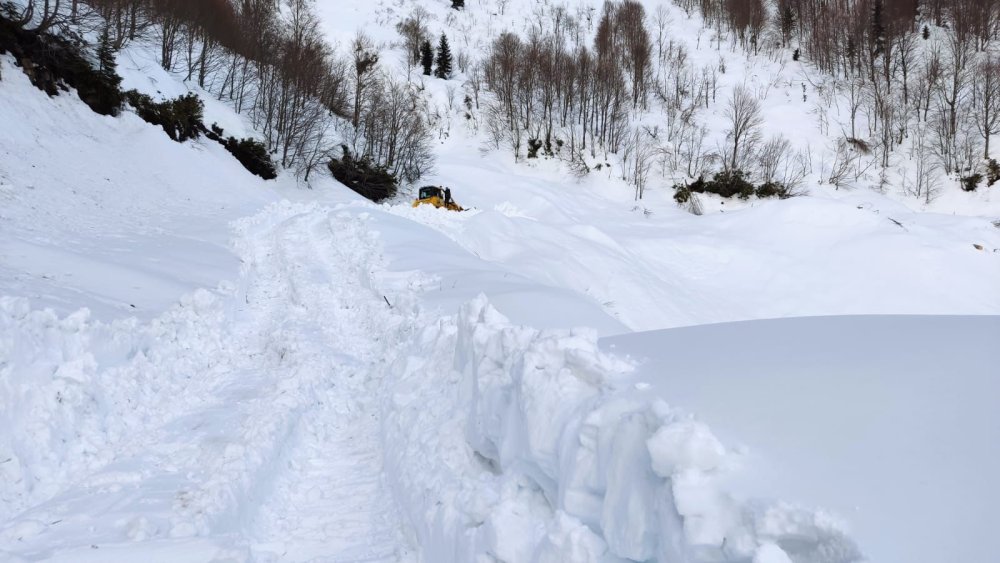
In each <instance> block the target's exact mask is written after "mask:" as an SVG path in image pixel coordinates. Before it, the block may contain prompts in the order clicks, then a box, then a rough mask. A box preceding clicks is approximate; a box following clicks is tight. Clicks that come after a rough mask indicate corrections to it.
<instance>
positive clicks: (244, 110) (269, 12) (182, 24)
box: [19, 0, 432, 181]
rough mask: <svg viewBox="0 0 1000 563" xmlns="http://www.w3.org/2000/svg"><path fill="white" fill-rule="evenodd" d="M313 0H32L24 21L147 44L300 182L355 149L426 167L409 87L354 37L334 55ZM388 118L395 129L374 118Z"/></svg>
mask: <svg viewBox="0 0 1000 563" xmlns="http://www.w3.org/2000/svg"><path fill="white" fill-rule="evenodd" d="M314 4H315V0H86V1H84V0H79V1H77V0H64V1H60V0H28V1H27V2H26V3H24V7H23V9H22V10H21V13H20V14H19V15H20V19H21V22H22V24H23V25H24V26H25V27H26V28H30V29H34V30H36V31H38V32H39V33H41V32H45V31H49V30H51V29H52V28H54V27H59V26H65V27H69V26H72V27H73V28H77V29H78V28H80V26H86V25H88V22H89V25H91V26H101V27H103V28H104V29H103V30H102V32H104V33H106V34H107V36H108V37H109V39H110V42H111V44H112V45H113V47H114V49H116V50H117V49H121V48H123V47H125V46H126V45H128V44H129V43H130V42H133V41H139V40H141V41H146V42H153V44H155V45H156V48H157V49H156V50H157V55H158V62H159V63H160V65H161V66H162V67H163V68H164V69H166V70H168V71H171V72H175V73H181V74H183V75H184V76H185V78H186V80H188V81H196V82H197V84H198V85H199V86H200V87H202V88H203V89H205V90H207V91H208V92H210V93H212V94H213V95H215V96H216V97H218V98H219V99H221V100H223V101H226V102H228V103H229V104H230V105H231V106H232V107H233V108H234V109H235V110H236V111H237V112H239V113H241V114H244V115H246V116H248V118H249V120H250V122H251V123H252V125H253V126H254V127H255V128H256V129H257V130H259V131H260V132H261V133H262V134H263V135H264V140H265V143H266V145H267V147H268V150H269V151H270V152H271V153H272V154H274V155H275V158H276V160H278V161H279V162H280V163H281V165H282V166H284V167H286V168H289V169H292V170H294V171H296V172H297V173H298V174H299V175H301V176H302V177H304V178H305V179H307V180H308V178H309V175H310V173H311V172H312V171H313V170H315V169H316V167H317V166H320V165H324V164H326V163H327V162H328V161H329V160H330V159H331V158H337V157H338V156H342V154H343V151H344V150H347V151H350V152H351V153H352V158H353V159H354V160H355V161H366V160H367V161H370V162H369V163H370V164H371V165H373V166H375V167H377V168H380V169H384V170H385V171H387V172H388V173H390V174H392V175H393V176H394V177H395V178H398V179H400V180H405V181H415V180H416V179H417V178H419V177H420V176H421V175H422V174H424V173H426V171H427V170H428V169H429V167H430V166H431V165H432V158H431V152H430V148H429V132H428V128H427V125H426V123H425V122H424V121H423V119H422V118H421V115H420V113H419V112H416V111H413V110H414V108H415V107H416V106H417V105H418V104H419V103H420V101H419V97H418V96H417V93H416V92H415V91H414V90H413V89H412V88H410V87H409V86H408V85H406V84H403V83H399V82H398V81H395V80H393V79H391V78H390V77H388V75H387V74H385V73H383V72H381V71H380V69H379V67H378V54H377V51H376V50H375V49H374V47H373V46H372V45H371V41H370V40H369V39H367V38H366V37H364V36H363V35H359V36H358V38H357V39H356V40H355V41H354V42H353V43H352V45H351V50H350V52H349V53H347V54H346V55H345V54H340V53H335V52H333V50H332V49H331V48H330V47H329V45H328V43H327V42H326V41H325V38H324V37H323V35H322V32H321V30H320V28H319V20H318V18H317V16H316V13H315V10H314ZM385 123H392V124H395V125H396V126H397V128H396V129H395V130H393V131H392V132H389V131H387V130H386V129H387V128H386V127H384V126H382V125H380V124H385Z"/></svg>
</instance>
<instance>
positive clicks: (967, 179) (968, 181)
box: [961, 172, 983, 192]
mask: <svg viewBox="0 0 1000 563" xmlns="http://www.w3.org/2000/svg"><path fill="white" fill-rule="evenodd" d="M961 181H962V189H963V190H965V191H967V192H974V191H976V188H978V187H979V184H980V182H982V181H983V175H982V174H980V173H978V172H976V173H975V174H970V175H968V176H963V177H962V179H961Z"/></svg>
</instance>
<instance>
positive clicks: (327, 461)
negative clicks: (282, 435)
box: [253, 213, 403, 561]
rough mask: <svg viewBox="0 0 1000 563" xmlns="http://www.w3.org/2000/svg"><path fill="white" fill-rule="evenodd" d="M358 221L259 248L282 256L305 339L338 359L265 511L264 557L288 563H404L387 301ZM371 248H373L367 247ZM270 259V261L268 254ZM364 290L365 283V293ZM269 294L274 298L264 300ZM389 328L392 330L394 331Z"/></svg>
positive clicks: (317, 226)
mask: <svg viewBox="0 0 1000 563" xmlns="http://www.w3.org/2000/svg"><path fill="white" fill-rule="evenodd" d="M356 222H357V219H356V218H355V217H353V216H347V215H342V216H340V217H329V216H327V215H325V214H322V213H311V214H304V215H299V216H296V217H292V218H291V219H288V220H287V221H285V222H284V223H283V224H282V225H281V226H280V227H279V228H277V229H276V230H275V233H274V236H273V237H271V238H272V243H271V244H258V245H256V248H258V249H261V250H263V251H264V252H266V253H274V255H276V256H278V257H279V258H280V260H279V264H281V267H279V271H281V272H286V273H287V275H288V278H287V281H288V286H287V290H288V294H289V295H291V296H293V299H294V300H295V304H296V305H297V307H299V313H301V318H300V322H302V330H301V332H303V333H310V332H312V333H315V334H317V335H318V336H319V338H316V339H310V340H311V341H312V342H314V343H316V344H318V345H319V350H317V353H318V357H325V358H329V359H332V360H333V363H334V364H335V367H334V373H333V374H332V375H333V376H332V377H330V378H329V379H328V383H329V384H328V385H324V386H323V387H322V388H321V389H320V390H318V391H317V396H316V400H317V404H316V405H315V406H314V407H312V408H311V409H310V410H309V411H308V412H306V413H305V414H304V415H303V419H302V420H301V421H300V422H299V423H298V425H297V427H296V435H295V440H294V443H293V444H291V447H292V448H293V449H292V450H291V452H290V453H289V455H288V458H287V471H283V473H282V474H281V476H280V477H279V478H278V480H277V482H276V486H275V490H274V491H273V493H272V494H271V496H270V498H269V499H268V501H267V502H266V504H265V505H264V506H263V507H262V508H261V509H260V510H259V516H258V518H257V519H256V521H255V523H254V525H255V529H254V533H253V536H254V538H255V539H256V541H258V542H260V543H259V544H258V545H257V546H255V551H257V552H258V557H261V556H264V555H273V556H274V557H276V558H278V559H282V560H290V561H307V560H329V561H397V560H399V559H400V558H401V555H402V552H401V547H400V546H401V545H402V544H403V539H402V537H401V528H400V521H399V519H398V517H397V514H396V511H395V509H394V506H393V501H392V499H391V498H390V495H389V493H388V491H387V490H386V488H385V486H384V483H383V478H382V452H381V449H380V426H379V419H378V415H379V412H378V404H377V393H378V391H379V389H378V383H379V382H378V380H377V379H375V378H373V377H371V374H372V373H377V370H374V369H372V367H373V365H374V363H375V362H378V361H380V360H382V359H383V355H384V352H385V350H384V348H383V346H384V342H385V339H384V338H382V336H384V335H385V334H386V331H385V329H389V328H390V327H387V326H384V324H383V322H382V321H384V320H385V319H386V318H387V317H388V315H387V312H386V310H387V306H386V303H385V302H384V301H383V300H382V299H381V298H380V297H379V296H377V295H375V294H374V293H372V292H371V291H366V289H368V287H367V286H368V283H369V275H370V272H369V271H368V270H367V268H368V267H369V266H370V262H369V261H370V260H371V259H372V257H371V256H365V257H364V259H362V260H358V258H361V257H362V256H359V252H360V253H367V252H370V250H371V248H372V246H373V244H374V241H365V240H362V239H359V238H358V237H360V236H361V234H362V233H364V232H365V231H364V230H362V229H357V228H352V227H356V226H357V225H356V224H355V223H356ZM369 243H370V244H369ZM262 263H267V260H266V255H265V256H263V257H262ZM359 285H360V286H361V287H359ZM261 297H266V296H261ZM390 330H391V329H390Z"/></svg>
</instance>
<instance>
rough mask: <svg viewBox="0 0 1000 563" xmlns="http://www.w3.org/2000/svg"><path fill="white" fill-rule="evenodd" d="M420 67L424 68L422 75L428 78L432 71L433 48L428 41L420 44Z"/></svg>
mask: <svg viewBox="0 0 1000 563" xmlns="http://www.w3.org/2000/svg"><path fill="white" fill-rule="evenodd" d="M420 65H421V66H423V67H424V74H425V75H426V76H430V75H431V71H433V70H434V48H433V47H431V42H430V41H424V42H423V43H421V44H420Z"/></svg>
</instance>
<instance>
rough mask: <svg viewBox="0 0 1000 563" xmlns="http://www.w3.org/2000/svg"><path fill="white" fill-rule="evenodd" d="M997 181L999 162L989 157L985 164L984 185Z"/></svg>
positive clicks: (999, 174) (999, 171)
mask: <svg viewBox="0 0 1000 563" xmlns="http://www.w3.org/2000/svg"><path fill="white" fill-rule="evenodd" d="M997 182H1000V162H997V159H995V158H991V159H990V161H989V162H988V163H987V164H986V185H988V186H992V185H993V184H996V183H997Z"/></svg>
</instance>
